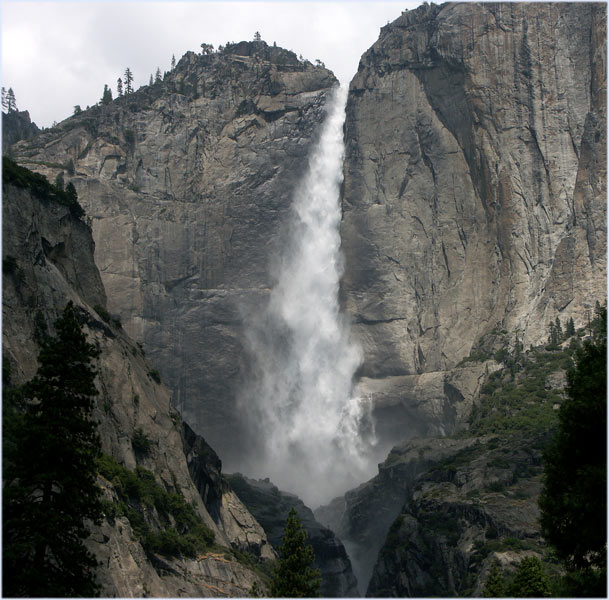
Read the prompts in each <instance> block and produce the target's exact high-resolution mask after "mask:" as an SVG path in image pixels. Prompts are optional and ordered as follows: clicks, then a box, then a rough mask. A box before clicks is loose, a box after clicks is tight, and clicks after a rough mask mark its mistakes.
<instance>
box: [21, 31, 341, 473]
mask: <svg viewBox="0 0 609 600" xmlns="http://www.w3.org/2000/svg"><path fill="white" fill-rule="evenodd" d="M335 85H337V81H336V79H335V78H334V76H333V75H332V73H331V72H330V71H328V70H326V69H324V68H322V67H315V66H313V65H312V64H311V63H305V62H301V61H299V60H298V58H297V57H296V55H295V54H294V53H292V52H289V51H287V50H283V49H281V48H277V47H270V46H267V45H266V44H265V43H264V42H243V43H240V44H235V45H232V46H231V47H227V48H226V49H225V50H224V52H222V53H213V54H209V55H200V54H199V55H198V54H195V53H192V52H189V53H187V54H186V55H185V56H184V57H183V58H182V59H181V60H180V61H179V63H178V65H177V67H176V68H175V69H174V70H173V71H171V72H170V73H169V74H166V76H165V78H164V80H163V82H162V83H159V84H156V85H153V86H146V87H144V88H142V89H140V90H138V91H137V92H135V93H133V94H130V95H127V96H123V97H122V98H120V99H117V100H115V101H114V102H112V103H110V104H108V105H102V106H98V107H94V108H93V109H91V110H89V111H86V112H83V113H82V114H81V115H78V116H75V117H72V118H70V119H67V120H66V121H64V122H63V123H61V124H60V125H59V126H58V127H57V128H54V129H52V130H49V131H48V132H45V133H44V134H42V135H41V136H38V137H37V138H36V140H35V141H33V142H31V143H23V142H22V143H21V144H20V145H18V146H17V147H16V148H15V155H16V157H17V159H18V160H19V162H21V163H22V164H24V165H26V166H30V167H31V168H33V169H35V170H38V171H42V172H44V173H45V174H47V175H48V177H49V179H50V180H51V181H53V180H54V179H55V177H56V175H57V174H58V173H59V172H60V171H62V170H63V172H64V176H65V178H66V181H67V180H71V181H73V182H74V184H75V186H76V189H77V191H78V194H79V197H80V198H81V202H82V204H83V205H84V208H85V209H86V211H87V215H88V216H89V217H90V218H91V220H92V228H93V236H94V239H95V241H96V251H95V260H96V263H97V265H98V266H99V269H100V272H101V275H102V279H103V282H104V286H105V288H106V292H107V295H108V307H109V310H110V311H111V312H112V313H116V314H119V315H120V316H121V319H122V322H123V327H124V328H125V330H126V331H127V332H128V333H129V334H130V335H131V336H133V338H134V339H136V340H138V341H140V342H143V344H144V348H145V350H146V353H147V357H148V358H149V359H150V361H151V362H152V363H153V364H154V365H155V367H157V368H158V369H159V370H160V372H161V376H162V380H163V382H164V383H166V384H167V385H168V386H169V387H170V388H171V389H172V391H173V402H174V404H175V406H176V407H178V409H179V410H180V411H181V412H182V414H183V415H184V417H185V419H186V420H187V421H188V422H189V423H191V424H192V425H193V427H194V428H195V429H196V430H197V431H198V432H199V433H202V434H204V435H205V437H206V440H207V441H208V442H209V443H210V445H211V446H212V447H213V448H214V449H215V450H216V451H217V452H218V453H219V454H220V456H221V458H222V460H223V461H224V462H225V463H226V461H227V460H230V458H231V457H235V456H237V457H239V456H241V455H243V454H244V453H245V452H247V443H246V441H245V438H244V436H243V435H239V433H237V427H238V426H237V424H236V420H238V417H239V411H238V410H237V408H236V407H235V404H234V398H235V397H236V395H237V390H238V389H239V388H240V386H241V384H242V382H241V381H240V380H239V373H240V369H241V367H242V365H243V363H244V343H245V336H244V333H243V320H244V315H246V314H247V313H248V310H249V308H248V307H251V306H259V305H261V304H263V303H264V302H266V300H267V298H268V293H269V289H270V286H271V283H272V282H271V277H270V274H269V257H270V256H271V255H273V254H275V253H277V251H278V248H279V247H281V243H280V241H279V240H278V236H279V231H280V228H281V227H280V225H281V223H282V222H283V220H284V218H285V216H286V214H287V213H288V212H289V210H290V205H291V201H292V196H293V192H294V188H295V186H296V184H297V182H298V181H299V179H300V177H301V176H302V174H303V173H304V171H305V170H306V167H307V156H308V153H309V149H310V147H311V145H312V143H313V142H314V140H315V136H316V131H317V129H318V125H319V124H320V123H321V122H322V121H323V119H324V117H325V111H324V104H325V102H326V98H327V96H328V94H329V92H330V90H331V89H332V88H333V87H334V86H335ZM28 161H30V162H28ZM34 161H37V162H34ZM41 163H42V164H41ZM62 165H63V166H64V168H63V169H61V168H59V167H61V166H62Z"/></svg>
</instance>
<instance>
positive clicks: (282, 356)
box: [244, 87, 374, 507]
mask: <svg viewBox="0 0 609 600" xmlns="http://www.w3.org/2000/svg"><path fill="white" fill-rule="evenodd" d="M346 96H347V90H346V89H344V88H342V87H341V88H338V89H337V90H336V92H335V93H334V95H333V98H332V99H331V101H330V102H329V108H328V116H327V118H326V120H325V122H324V125H323V130H322V132H321V137H320V139H319V142H318V143H317V145H316V147H315V148H314V150H313V153H312V155H311V157H310V159H309V167H308V171H307V174H306V175H305V177H304V179H303V181H302V182H301V184H300V186H299V188H298V190H297V192H296V194H295V197H294V202H293V219H292V223H291V224H290V231H289V233H290V235H289V242H288V248H287V249H285V251H284V253H283V255H282V257H281V259H280V261H279V265H278V277H277V282H276V285H275V286H274V288H273V290H272V293H271V298H270V302H269V305H268V307H267V309H266V312H265V314H264V315H263V317H262V318H258V319H256V326H252V327H251V329H250V331H249V332H248V341H249V343H250V347H251V350H252V353H253V355H254V357H255V361H256V368H257V373H256V375H255V377H254V378H253V379H254V383H253V384H252V385H251V386H250V388H249V389H248V390H247V394H246V398H245V399H246V403H245V404H244V409H245V410H246V414H247V417H248V419H255V421H256V422H257V423H258V425H259V427H260V430H261V431H260V437H261V439H262V441H263V446H264V448H263V451H262V453H261V455H260V456H256V457H251V460H250V464H249V466H248V470H249V473H250V474H251V475H253V476H255V477H263V476H265V477H266V476H268V477H270V478H271V480H272V481H273V482H274V483H275V484H276V485H277V486H278V487H279V488H280V489H284V490H286V491H291V492H294V493H296V494H298V495H299V496H300V497H301V498H302V499H303V500H304V501H305V503H307V504H308V505H309V506H312V507H314V506H317V505H318V504H320V503H321V502H324V501H328V500H329V499H331V498H333V497H335V496H337V495H339V494H341V493H344V492H345V491H346V490H347V489H348V488H349V487H352V486H354V485H357V484H359V483H361V482H362V481H364V480H365V479H366V478H367V477H369V476H371V475H372V474H373V473H371V468H370V467H371V465H370V461H369V459H367V458H366V457H367V452H366V448H367V447H369V446H370V444H373V443H374V431H373V427H372V425H371V421H370V415H369V406H367V403H366V401H365V399H362V398H358V397H356V396H355V395H354V394H353V393H352V392H353V390H352V380H353V374H354V373H355V370H356V369H357V368H358V366H359V365H360V363H361V360H362V354H361V350H360V349H359V347H358V346H357V345H356V344H354V343H353V342H352V341H351V340H350V338H349V327H348V322H347V320H346V319H345V318H344V317H342V316H341V314H340V313H339V305H338V288H339V280H340V277H341V274H342V257H341V252H340V235H339V225H340V219H341V208H340V202H339V194H340V184H341V181H342V163H343V153H344V144H343V123H344V119H345V103H346Z"/></svg>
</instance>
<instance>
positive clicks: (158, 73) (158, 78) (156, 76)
mask: <svg viewBox="0 0 609 600" xmlns="http://www.w3.org/2000/svg"><path fill="white" fill-rule="evenodd" d="M161 81H163V76H162V75H161V68H160V67H157V68H156V73H155V74H154V83H161Z"/></svg>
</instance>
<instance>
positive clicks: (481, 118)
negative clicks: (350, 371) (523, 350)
mask: <svg viewBox="0 0 609 600" xmlns="http://www.w3.org/2000/svg"><path fill="white" fill-rule="evenodd" d="M605 17H606V9H605V6H604V5H602V4H582V3H556V4H553V3H547V4H546V3H543V4H535V3H510V4H507V3H505V4H502V3H484V4H477V3H462V4H452V3H449V4H444V5H441V6H437V5H433V4H432V5H427V4H425V5H423V6H421V7H420V8H418V9H416V10H414V11H410V12H404V13H403V14H402V16H401V17H399V18H398V19H397V20H396V21H394V22H393V23H391V24H389V25H387V26H386V27H383V29H382V31H381V35H380V38H379V40H378V41H377V42H376V43H375V44H374V45H373V46H372V47H371V48H370V49H369V50H368V51H367V52H366V53H365V54H364V56H363V57H362V60H361V62H360V67H359V70H358V73H357V75H356V76H355V78H354V79H353V81H352V83H351V87H350V96H349V102H348V107H347V123H346V146H347V155H346V164H345V191H344V219H343V226H342V237H343V243H344V249H345V253H346V258H347V260H346V264H347V271H346V275H345V280H344V286H343V293H344V301H345V304H346V306H347V309H348V310H349V312H351V313H352V314H353V316H354V318H355V320H356V321H357V323H358V324H357V327H356V331H357V333H358V335H359V337H360V339H361V340H362V342H363V344H364V348H365V355H366V361H365V364H364V367H363V374H364V375H366V376H370V377H374V378H384V377H387V376H392V375H408V374H416V373H423V372H429V371H438V370H445V369H449V368H451V367H453V366H454V365H455V364H456V363H458V362H459V360H461V359H462V358H463V357H465V356H467V355H468V354H469V353H470V351H471V349H472V347H474V345H475V344H476V342H477V341H478V340H479V339H480V337H481V336H482V335H483V334H486V333H488V332H490V331H491V330H492V329H493V328H494V327H495V326H496V325H500V327H501V328H503V329H506V330H508V331H510V332H518V334H519V337H520V339H521V340H522V341H524V343H525V345H528V344H531V343H533V344H535V343H539V342H540V341H542V340H545V339H547V324H548V322H549V321H550V320H554V319H555V317H556V316H557V315H558V316H559V317H560V318H561V320H565V319H568V318H569V317H573V318H574V320H575V322H576V324H578V325H583V323H584V320H585V312H586V309H587V308H589V307H591V306H594V303H595V301H596V300H601V301H602V300H603V299H604V297H605V296H606V290H605V278H606V265H605V251H606V233H605V215H606V166H605V162H606V148H605V145H606V139H605V123H606V106H605V92H606V66H605V50H606V25H605Z"/></svg>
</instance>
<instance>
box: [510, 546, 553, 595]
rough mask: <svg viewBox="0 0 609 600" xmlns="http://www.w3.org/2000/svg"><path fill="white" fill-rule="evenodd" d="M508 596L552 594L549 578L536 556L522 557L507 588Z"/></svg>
mask: <svg viewBox="0 0 609 600" xmlns="http://www.w3.org/2000/svg"><path fill="white" fill-rule="evenodd" d="M508 596H510V597H514V598H550V597H551V596H552V590H551V589H550V580H549V579H548V575H547V574H546V572H545V569H544V568H543V565H542V564H541V561H540V560H539V559H538V558H537V557H535V556H527V557H526V558H523V559H522V561H521V562H520V564H519V565H518V569H517V570H516V575H515V576H514V581H512V583H511V585H510V587H509V589H508Z"/></svg>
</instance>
